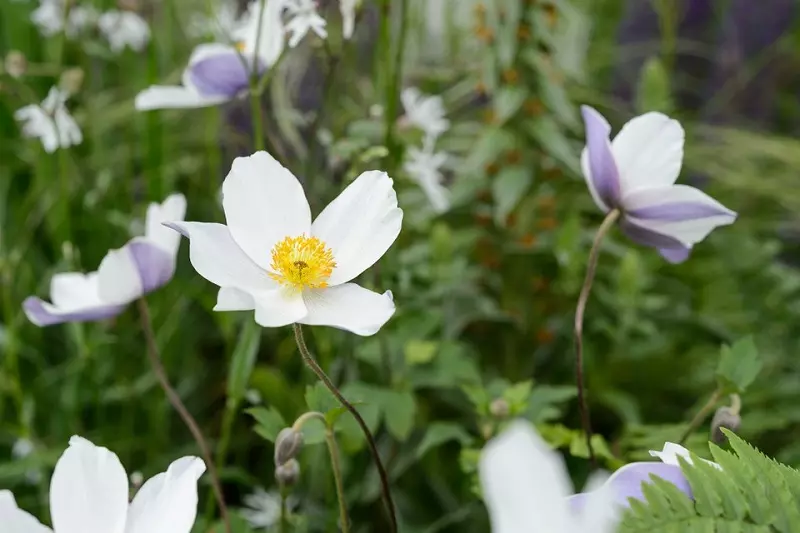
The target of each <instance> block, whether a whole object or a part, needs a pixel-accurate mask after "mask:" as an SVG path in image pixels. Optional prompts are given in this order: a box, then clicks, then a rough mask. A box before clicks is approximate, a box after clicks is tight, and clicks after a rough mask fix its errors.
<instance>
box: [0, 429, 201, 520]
mask: <svg viewBox="0 0 800 533" xmlns="http://www.w3.org/2000/svg"><path fill="white" fill-rule="evenodd" d="M205 469H206V466H205V464H204V463H203V461H202V460H200V459H199V458H197V457H182V458H180V459H178V460H177V461H175V462H173V463H172V464H171V465H170V466H169V468H168V469H167V471H166V472H163V473H161V474H158V475H157V476H154V477H152V478H150V479H149V480H148V481H147V483H145V484H144V485H143V486H142V488H141V489H140V490H139V491H138V492H137V493H136V497H135V498H134V499H133V501H132V502H130V504H129V503H128V477H127V476H126V475H125V469H124V468H123V467H122V464H121V463H120V462H119V458H118V457H117V456H116V455H115V454H114V453H112V452H110V451H109V450H107V449H106V448H101V447H99V446H95V445H94V444H92V443H91V442H89V441H88V440H86V439H84V438H81V437H77V436H76V437H72V438H71V439H70V441H69V447H68V448H67V449H66V451H65V452H64V453H63V454H62V455H61V458H60V459H59V460H58V462H57V463H56V468H55V471H54V472H53V477H52V479H51V481H50V516H51V519H52V521H53V530H54V531H55V532H58V533H66V532H78V531H82V532H86V533H110V532H117V533H118V532H121V531H125V533H189V532H190V530H191V528H192V526H193V525H194V521H195V518H196V516H197V480H198V479H199V478H200V476H201V475H202V474H203V472H205ZM0 524H2V525H3V531H4V532H10V533H52V532H51V530H50V528H48V527H45V526H43V525H42V524H40V523H39V521H38V520H36V518H34V517H33V516H32V515H31V514H29V513H27V512H25V511H23V510H22V509H20V508H18V507H17V503H16V501H15V500H14V495H13V494H12V493H11V491H8V490H2V491H0Z"/></svg>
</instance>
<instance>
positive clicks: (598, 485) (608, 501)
mask: <svg viewBox="0 0 800 533" xmlns="http://www.w3.org/2000/svg"><path fill="white" fill-rule="evenodd" d="M609 479H610V476H609V475H608V472H597V473H595V474H592V476H591V477H590V478H589V481H588V482H587V483H586V487H584V490H583V492H585V493H588V497H587V500H586V506H585V507H584V508H583V512H582V513H581V514H580V515H579V516H578V517H577V522H578V526H577V527H576V528H574V531H576V532H580V531H592V532H593V533H613V532H614V531H616V530H617V526H618V525H619V522H620V520H621V519H622V511H623V510H622V508H620V506H619V505H617V504H616V503H615V500H614V490H613V487H612V485H611V484H610V483H608V480H609Z"/></svg>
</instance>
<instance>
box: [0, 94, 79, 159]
mask: <svg viewBox="0 0 800 533" xmlns="http://www.w3.org/2000/svg"><path fill="white" fill-rule="evenodd" d="M67 98H69V94H68V93H67V92H65V91H62V90H60V89H59V88H58V87H53V88H51V89H50V92H49V93H48V94H47V98H45V99H44V101H43V102H42V103H41V105H35V104H32V105H27V106H25V107H23V108H21V109H18V110H17V111H16V113H14V118H16V119H17V120H19V121H20V122H22V134H23V135H24V136H25V137H31V138H38V139H39V140H41V141H42V146H44V149H45V151H46V152H47V153H53V152H55V151H56V150H57V149H59V148H69V147H70V146H73V145H77V144H80V143H81V142H83V135H82V134H81V129H80V128H79V127H78V124H76V123H75V119H73V118H72V116H71V115H70V114H69V111H67V107H66V105H65V103H66V101H67Z"/></svg>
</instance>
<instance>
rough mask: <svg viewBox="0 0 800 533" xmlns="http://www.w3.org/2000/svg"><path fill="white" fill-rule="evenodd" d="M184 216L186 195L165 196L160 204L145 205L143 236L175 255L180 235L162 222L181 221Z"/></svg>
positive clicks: (179, 242)
mask: <svg viewBox="0 0 800 533" xmlns="http://www.w3.org/2000/svg"><path fill="white" fill-rule="evenodd" d="M185 217H186V197H185V196H184V195H182V194H180V193H176V194H171V195H169V196H167V198H166V199H165V200H164V201H163V202H162V203H160V204H159V203H156V202H153V203H151V204H150V205H149V206H147V216H146V218H145V234H144V236H145V237H146V238H147V239H148V240H150V241H152V242H154V243H155V244H156V245H157V246H159V247H161V248H162V249H163V250H164V251H166V252H167V253H169V254H170V255H171V256H172V257H175V256H176V255H177V254H178V247H179V246H180V244H181V235H180V234H179V233H177V232H176V231H175V230H172V229H170V228H168V227H166V226H164V224H163V223H164V222H179V221H183V219H184V218H185Z"/></svg>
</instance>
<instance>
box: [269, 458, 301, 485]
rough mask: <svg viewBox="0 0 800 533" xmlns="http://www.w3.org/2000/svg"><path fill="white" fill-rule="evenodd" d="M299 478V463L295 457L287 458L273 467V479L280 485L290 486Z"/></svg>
mask: <svg viewBox="0 0 800 533" xmlns="http://www.w3.org/2000/svg"><path fill="white" fill-rule="evenodd" d="M299 478H300V463H298V462H297V459H289V461H287V462H286V463H284V464H282V465H279V466H278V467H277V468H275V480H276V481H277V482H278V484H279V485H280V486H281V487H291V486H292V485H294V484H295V483H297V480H298V479H299Z"/></svg>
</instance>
